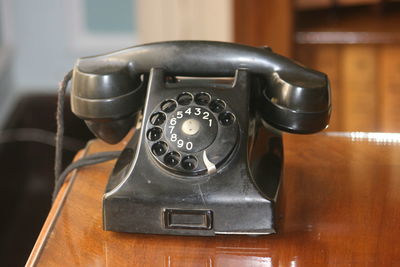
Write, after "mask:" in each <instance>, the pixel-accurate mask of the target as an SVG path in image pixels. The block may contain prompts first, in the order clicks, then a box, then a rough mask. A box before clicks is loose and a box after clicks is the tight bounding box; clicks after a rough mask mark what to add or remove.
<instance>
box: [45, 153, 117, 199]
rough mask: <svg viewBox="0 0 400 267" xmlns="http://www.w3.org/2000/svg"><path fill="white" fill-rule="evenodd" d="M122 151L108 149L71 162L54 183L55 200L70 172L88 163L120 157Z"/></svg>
mask: <svg viewBox="0 0 400 267" xmlns="http://www.w3.org/2000/svg"><path fill="white" fill-rule="evenodd" d="M120 153H121V151H107V152H99V153H95V154H92V155H89V156H86V157H84V158H82V159H79V160H77V161H75V162H73V163H71V164H70V165H69V166H68V167H67V168H66V169H65V170H64V171H63V172H62V173H61V175H60V176H59V177H58V178H57V179H56V184H55V185H54V191H53V202H54V200H55V199H56V197H57V194H58V192H59V191H60V189H61V186H62V185H63V184H64V182H65V179H66V178H67V176H68V174H69V173H70V172H71V171H73V170H75V169H78V168H81V167H85V166H88V165H94V164H98V163H102V162H106V161H109V160H113V159H116V158H118V157H119V155H120Z"/></svg>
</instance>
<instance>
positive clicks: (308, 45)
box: [295, 5, 400, 132]
mask: <svg viewBox="0 0 400 267" xmlns="http://www.w3.org/2000/svg"><path fill="white" fill-rule="evenodd" d="M297 18H298V19H297V24H296V49H295V51H296V56H295V57H296V59H298V60H299V61H300V62H302V63H303V64H304V65H306V66H309V67H312V68H315V69H318V70H320V71H323V72H325V73H327V74H328V76H329V78H330V80H331V85H332V97H333V113H332V119H331V123H330V127H329V130H336V131H367V132H370V131H383V132H400V113H399V112H398V108H397V107H398V105H399V103H400V6H399V5H388V6H387V8H384V9H378V10H377V9H376V6H361V7H349V8H337V9H328V10H314V11H306V12H300V13H298V16H297ZM315 18H319V19H318V20H316V19H315Z"/></svg>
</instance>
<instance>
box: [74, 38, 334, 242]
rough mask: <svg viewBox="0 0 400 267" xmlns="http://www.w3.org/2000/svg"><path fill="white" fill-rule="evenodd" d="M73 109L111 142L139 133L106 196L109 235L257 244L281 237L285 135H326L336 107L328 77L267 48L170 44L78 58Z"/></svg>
mask: <svg viewBox="0 0 400 267" xmlns="http://www.w3.org/2000/svg"><path fill="white" fill-rule="evenodd" d="M216 77H234V78H233V82H232V83H226V82H224V81H225V80H223V79H222V80H221V79H218V78H216ZM71 106H72V111H73V112H74V113H75V114H76V115H77V116H78V117H80V118H82V119H84V120H85V122H86V124H87V125H88V127H89V128H90V130H91V131H92V132H93V133H94V134H95V135H96V136H97V137H99V138H101V139H103V140H104V141H106V142H109V143H116V142H118V141H120V140H121V139H122V138H123V137H124V136H125V135H126V134H127V133H128V132H129V130H130V129H131V128H132V127H134V126H135V125H136V128H137V130H136V132H135V133H134V135H133V137H132V139H131V140H130V141H129V143H128V144H127V146H126V148H125V149H124V150H123V152H122V153H121V156H120V157H119V159H118V161H117V163H116V166H115V167H114V170H113V172H112V174H111V177H110V180H109V183H108V185H107V188H106V192H105V195H104V199H103V223H104V229H105V230H112V231H122V232H135V233H154V234H177V235H215V234H256V235H259V234H269V233H273V232H275V226H274V206H275V202H276V199H277V193H278V190H279V185H280V178H281V171H282V164H283V153H282V139H281V134H280V132H279V131H278V130H282V131H287V132H292V133H314V132H318V131H320V130H323V129H324V128H325V127H326V126H327V124H328V121H329V117H330V109H331V102H330V89H329V82H328V79H327V76H326V75H325V74H323V73H320V72H317V71H314V70H310V69H307V68H304V67H302V66H300V65H297V64H296V63H294V62H292V61H290V60H289V59H287V58H285V57H283V56H280V55H277V54H275V53H273V52H272V51H271V50H270V49H269V48H254V47H249V46H244V45H238V44H232V43H222V42H210V41H172V42H163V43H152V44H146V45H141V46H136V47H132V48H128V49H125V50H120V51H117V52H113V53H110V54H105V55H100V56H96V57H87V58H81V59H79V60H78V62H77V63H76V65H75V67H74V70H73V78H72V93H71Z"/></svg>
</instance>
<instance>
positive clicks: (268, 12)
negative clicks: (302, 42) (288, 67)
mask: <svg viewBox="0 0 400 267" xmlns="http://www.w3.org/2000/svg"><path fill="white" fill-rule="evenodd" d="M293 22H294V9H293V1H292V0H234V41H235V42H237V43H242V44H247V45H253V46H264V45H268V46H270V47H271V48H272V49H273V50H274V51H275V52H277V53H279V54H282V55H285V56H288V57H290V56H292V50H293Z"/></svg>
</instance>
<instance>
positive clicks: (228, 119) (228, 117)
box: [218, 112, 235, 126]
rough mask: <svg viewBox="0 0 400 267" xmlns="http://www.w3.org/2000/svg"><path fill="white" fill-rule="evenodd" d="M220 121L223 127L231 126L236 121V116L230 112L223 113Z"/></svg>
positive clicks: (219, 118)
mask: <svg viewBox="0 0 400 267" xmlns="http://www.w3.org/2000/svg"><path fill="white" fill-rule="evenodd" d="M218 120H219V122H220V123H221V124H222V125H223V126H229V125H232V123H233V122H234V121H235V116H234V115H233V114H232V113H230V112H222V113H221V114H219V116H218Z"/></svg>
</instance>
